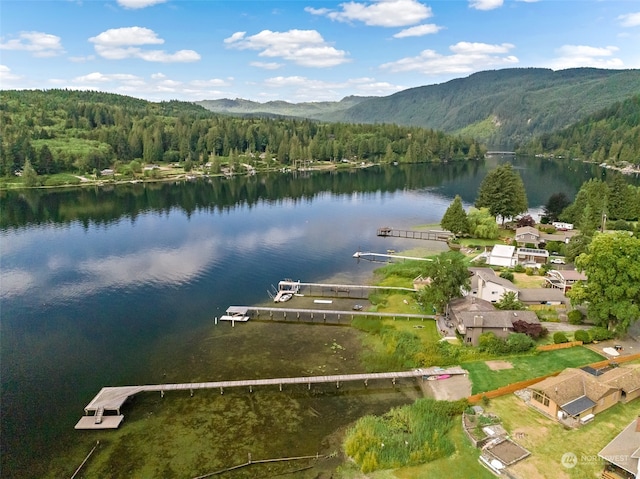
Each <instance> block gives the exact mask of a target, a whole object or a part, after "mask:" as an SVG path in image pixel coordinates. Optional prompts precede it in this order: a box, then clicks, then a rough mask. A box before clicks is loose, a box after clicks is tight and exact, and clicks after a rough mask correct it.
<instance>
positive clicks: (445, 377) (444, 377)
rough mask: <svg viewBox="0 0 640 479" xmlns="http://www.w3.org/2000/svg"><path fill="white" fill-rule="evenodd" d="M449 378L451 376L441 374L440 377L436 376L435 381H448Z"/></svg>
mask: <svg viewBox="0 0 640 479" xmlns="http://www.w3.org/2000/svg"><path fill="white" fill-rule="evenodd" d="M450 377H451V374H441V375H440V376H436V379H448V378H450Z"/></svg>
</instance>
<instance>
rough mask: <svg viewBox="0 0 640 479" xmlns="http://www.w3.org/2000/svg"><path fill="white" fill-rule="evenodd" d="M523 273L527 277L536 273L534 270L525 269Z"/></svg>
mask: <svg viewBox="0 0 640 479" xmlns="http://www.w3.org/2000/svg"><path fill="white" fill-rule="evenodd" d="M524 273H525V274H526V275H527V276H533V275H534V274H535V273H536V270H535V269H534V268H527V269H525V270H524Z"/></svg>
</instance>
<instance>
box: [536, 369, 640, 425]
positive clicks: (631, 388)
mask: <svg viewBox="0 0 640 479" xmlns="http://www.w3.org/2000/svg"><path fill="white" fill-rule="evenodd" d="M529 390H530V391H531V401H530V405H531V406H533V407H534V408H536V409H538V410H539V411H541V412H543V413H545V414H547V415H549V416H551V417H554V418H556V419H558V420H559V421H561V422H563V423H566V424H569V425H573V426H576V425H579V424H580V423H584V422H587V421H589V420H591V419H592V418H593V417H594V416H595V415H596V414H598V413H600V412H602V411H604V410H605V409H608V408H610V407H611V406H613V405H615V404H617V403H618V402H629V401H631V400H633V399H636V398H638V397H640V369H638V368H630V367H619V368H607V370H605V371H598V370H594V369H592V368H583V369H575V368H569V369H565V370H564V371H562V372H561V373H560V374H558V375H557V376H555V377H549V378H547V379H544V380H542V381H540V382H538V383H536V384H534V385H532V386H530V387H529Z"/></svg>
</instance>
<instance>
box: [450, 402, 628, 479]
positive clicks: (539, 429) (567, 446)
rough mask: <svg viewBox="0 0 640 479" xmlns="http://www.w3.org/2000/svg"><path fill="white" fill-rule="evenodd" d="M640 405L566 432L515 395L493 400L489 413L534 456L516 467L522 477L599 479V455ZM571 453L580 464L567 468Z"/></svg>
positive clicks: (621, 407)
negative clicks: (565, 460)
mask: <svg viewBox="0 0 640 479" xmlns="http://www.w3.org/2000/svg"><path fill="white" fill-rule="evenodd" d="M638 403H639V401H638V400H635V401H633V402H631V403H629V404H616V405H615V406H613V407H612V408H610V409H607V410H606V411H603V412H601V413H600V414H598V415H597V416H596V418H595V419H594V420H593V421H592V422H590V423H589V424H586V425H585V426H582V427H580V428H579V429H566V428H564V427H563V426H562V425H560V424H559V423H558V422H557V421H554V420H552V419H550V418H548V417H546V416H543V415H542V414H540V413H538V412H537V411H535V410H534V409H532V408H531V407H529V406H527V405H526V404H525V403H524V402H523V401H522V400H520V399H519V398H517V397H516V396H514V395H513V394H509V395H507V396H503V397H500V398H496V399H492V400H491V403H490V404H489V406H488V408H487V410H488V411H489V412H492V413H495V414H497V415H498V416H500V418H501V419H502V422H503V426H504V427H505V429H506V430H507V431H508V432H509V433H510V434H511V437H513V438H514V439H515V440H516V442H517V443H518V444H520V445H522V446H523V447H525V448H526V449H527V450H529V451H530V452H531V456H530V457H528V458H527V459H525V460H524V461H522V462H519V463H518V464H516V465H515V466H514V468H513V472H514V473H515V474H516V475H517V476H518V477H554V478H557V479H573V478H575V479H578V478H579V479H585V478H593V479H597V478H599V477H600V474H601V472H602V467H603V462H602V461H601V460H600V458H598V457H597V454H598V452H599V451H600V450H601V449H602V448H603V447H604V446H606V445H607V444H608V443H609V442H610V441H611V440H612V439H613V438H614V437H616V436H617V435H618V433H619V432H620V431H622V429H624V428H625V427H626V426H627V425H628V424H629V423H630V422H631V421H632V420H633V419H634V418H635V417H637V415H638V406H639V404H638ZM570 452H572V453H573V454H575V455H576V458H577V464H576V466H575V467H573V468H565V467H563V466H562V462H561V459H562V456H563V454H565V453H570ZM452 477H453V476H452ZM460 477H463V476H460ZM466 477H471V476H466Z"/></svg>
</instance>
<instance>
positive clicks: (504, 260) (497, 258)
mask: <svg viewBox="0 0 640 479" xmlns="http://www.w3.org/2000/svg"><path fill="white" fill-rule="evenodd" d="M515 252H516V247H515V246H508V245H504V244H497V245H495V246H494V247H493V249H492V250H491V252H490V253H489V256H488V257H487V264H488V265H491V266H503V267H505V268H512V267H514V266H515V264H516V257H515Z"/></svg>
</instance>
